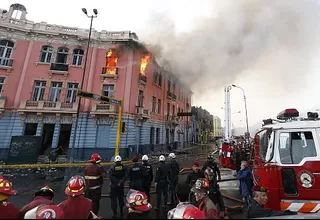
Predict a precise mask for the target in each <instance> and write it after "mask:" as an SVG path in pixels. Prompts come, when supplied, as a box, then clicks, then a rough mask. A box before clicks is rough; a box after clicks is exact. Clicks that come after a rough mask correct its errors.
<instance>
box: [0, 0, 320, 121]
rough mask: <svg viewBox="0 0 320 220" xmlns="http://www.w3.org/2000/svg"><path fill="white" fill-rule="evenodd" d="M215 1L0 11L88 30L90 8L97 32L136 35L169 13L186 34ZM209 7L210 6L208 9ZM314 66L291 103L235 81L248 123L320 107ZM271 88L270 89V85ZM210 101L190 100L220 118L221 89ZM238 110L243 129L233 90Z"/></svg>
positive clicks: (73, 1) (146, 0)
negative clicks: (153, 19) (265, 97)
mask: <svg viewBox="0 0 320 220" xmlns="http://www.w3.org/2000/svg"><path fill="white" fill-rule="evenodd" d="M215 1H220V0H201V1H199V0H198V1H190V0H117V1H103V0H90V1H88V0H86V1H84V0H56V1H48V0H2V1H1V3H0V8H3V9H6V10H8V9H9V6H10V5H11V4H13V3H20V4H23V5H24V6H25V7H26V8H27V11H28V14H27V18H28V19H29V20H33V21H35V22H40V21H45V22H48V23H51V24H59V25H65V26H71V27H79V28H88V26H89V19H87V18H86V16H85V15H84V14H83V12H82V11H81V8H83V7H85V8H87V10H88V12H89V14H91V13H92V9H93V8H97V9H98V18H97V19H95V20H94V24H93V26H94V28H95V29H97V30H99V31H100V30H108V31H121V30H131V31H134V32H136V33H137V34H138V36H139V32H140V31H141V30H143V28H144V27H145V24H146V23H147V21H148V18H149V16H150V14H152V13H153V12H166V13H168V16H170V18H171V19H172V20H173V21H174V22H175V25H176V28H177V31H182V32H183V31H188V29H189V26H190V24H191V22H192V20H193V19H195V18H196V17H199V16H206V15H209V14H211V13H214V12H213V11H212V6H213V5H214V2H215ZM221 1H222V0H221ZM209 4H210V7H208V5H209ZM213 8H214V7H213ZM317 64H318V63H317V62H315V68H314V71H313V78H312V80H310V79H309V80H310V81H311V83H310V88H309V91H299V92H298V93H297V94H293V97H292V99H291V100H283V102H281V103H272V100H261V99H259V90H258V88H256V87H255V84H254V81H253V79H252V77H248V78H247V79H242V80H241V81H238V82H237V84H238V85H241V86H242V87H243V88H245V91H246V94H247V99H248V112H249V117H250V119H249V121H250V124H255V123H257V122H258V121H261V120H262V119H263V118H269V117H273V116H274V115H275V114H277V113H278V112H280V111H281V110H282V109H284V108H290V107H296V108H298V109H301V108H302V109H308V108H314V107H319V106H320V105H318V104H317V102H315V98H314V97H316V96H317V95H316V94H319V93H320V87H319V86H317V83H314V82H316V81H318V80H320V77H319V74H318V72H319V65H317ZM311 75H312V74H311ZM302 79H303V78H302ZM312 81H313V83H312ZM270 89H272V86H271V87H270ZM279 96H281V94H279ZM212 98H213V99H214V100H215V102H212V101H211V100H202V99H197V100H194V99H193V103H194V104H196V105H202V107H203V108H206V109H207V110H209V111H210V112H211V113H212V114H213V115H218V116H219V117H221V118H222V119H223V117H224V115H223V109H221V108H222V107H223V102H224V100H223V98H224V94H223V90H221V93H218V94H213V96H212ZM213 103H214V104H213ZM237 111H242V112H241V113H240V114H234V115H233V120H232V121H233V123H234V125H235V126H236V127H238V126H245V118H244V108H243V97H242V93H241V91H240V90H236V89H233V90H232V112H237Z"/></svg>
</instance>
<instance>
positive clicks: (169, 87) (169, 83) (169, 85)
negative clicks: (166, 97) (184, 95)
mask: <svg viewBox="0 0 320 220" xmlns="http://www.w3.org/2000/svg"><path fill="white" fill-rule="evenodd" d="M168 91H169V92H170V91H171V82H170V80H168Z"/></svg>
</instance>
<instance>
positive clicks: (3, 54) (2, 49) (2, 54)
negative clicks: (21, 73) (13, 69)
mask: <svg viewBox="0 0 320 220" xmlns="http://www.w3.org/2000/svg"><path fill="white" fill-rule="evenodd" d="M13 46H14V43H13V42H12V41H9V40H0V65H1V66H12V59H11V55H12V50H13Z"/></svg>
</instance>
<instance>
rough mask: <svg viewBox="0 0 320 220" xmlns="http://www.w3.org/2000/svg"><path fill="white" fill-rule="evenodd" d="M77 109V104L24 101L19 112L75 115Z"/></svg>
mask: <svg viewBox="0 0 320 220" xmlns="http://www.w3.org/2000/svg"><path fill="white" fill-rule="evenodd" d="M77 107H78V104H77V103H62V102H50V101H22V102H21V103H20V106H19V111H28V112H31V111H34V112H65V113H68V112H70V113H74V112H76V111H77Z"/></svg>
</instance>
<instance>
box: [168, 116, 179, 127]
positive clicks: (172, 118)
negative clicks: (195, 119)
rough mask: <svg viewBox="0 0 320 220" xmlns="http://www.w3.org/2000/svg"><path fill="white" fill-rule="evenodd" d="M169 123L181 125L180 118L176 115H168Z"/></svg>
mask: <svg viewBox="0 0 320 220" xmlns="http://www.w3.org/2000/svg"><path fill="white" fill-rule="evenodd" d="M166 119H167V122H168V123H169V124H172V125H178V124H179V123H180V117H178V116H176V115H167V117H166Z"/></svg>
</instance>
